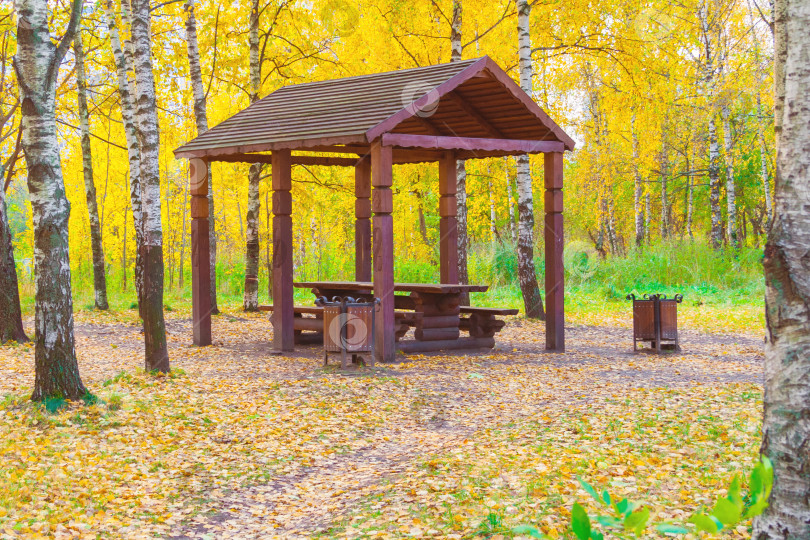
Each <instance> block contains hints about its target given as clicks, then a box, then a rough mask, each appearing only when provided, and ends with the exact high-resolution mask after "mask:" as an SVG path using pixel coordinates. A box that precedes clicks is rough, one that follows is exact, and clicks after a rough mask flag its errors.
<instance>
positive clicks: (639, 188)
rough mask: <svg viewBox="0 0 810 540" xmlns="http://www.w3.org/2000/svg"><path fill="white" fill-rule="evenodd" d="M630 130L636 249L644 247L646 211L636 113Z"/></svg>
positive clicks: (633, 115)
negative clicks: (643, 197)
mask: <svg viewBox="0 0 810 540" xmlns="http://www.w3.org/2000/svg"><path fill="white" fill-rule="evenodd" d="M630 129H631V131H632V137H633V218H634V219H633V222H634V223H635V226H636V247H641V246H642V245H644V210H643V208H642V206H641V196H642V193H643V189H644V186H643V184H642V182H641V174H640V173H639V167H638V163H639V159H640V158H639V151H638V134H637V133H636V111H633V114H632V116H631V117H630Z"/></svg>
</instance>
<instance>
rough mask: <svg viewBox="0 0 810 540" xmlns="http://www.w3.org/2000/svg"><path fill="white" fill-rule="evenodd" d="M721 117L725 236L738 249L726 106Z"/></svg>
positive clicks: (730, 140)
mask: <svg viewBox="0 0 810 540" xmlns="http://www.w3.org/2000/svg"><path fill="white" fill-rule="evenodd" d="M721 114H722V116H723V143H724V144H723V146H724V149H725V151H726V236H727V238H728V244H729V245H730V246H731V247H733V248H735V249H736V248H738V247H739V239H738V238H737V189H736V184H735V183H734V140H733V134H732V132H731V120H730V118H729V110H728V105H723V107H722V109H721Z"/></svg>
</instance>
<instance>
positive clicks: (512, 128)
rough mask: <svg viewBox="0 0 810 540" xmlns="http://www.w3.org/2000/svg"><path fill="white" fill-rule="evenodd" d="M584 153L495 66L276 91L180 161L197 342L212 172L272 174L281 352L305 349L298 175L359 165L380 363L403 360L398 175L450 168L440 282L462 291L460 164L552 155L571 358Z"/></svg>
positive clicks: (360, 224)
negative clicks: (295, 207) (573, 154)
mask: <svg viewBox="0 0 810 540" xmlns="http://www.w3.org/2000/svg"><path fill="white" fill-rule="evenodd" d="M573 147H574V142H573V141H572V140H571V138H570V137H568V135H566V134H565V132H563V130H562V129H561V128H560V127H559V126H558V125H557V124H555V123H554V122H553V121H552V120H551V119H550V118H549V117H548V115H547V114H546V113H545V112H544V111H543V110H542V109H541V108H540V107H539V106H538V105H537V104H536V103H535V102H534V101H532V99H531V98H530V97H529V95H528V94H526V93H525V92H524V91H523V90H522V89H521V88H520V87H519V86H518V85H517V84H515V82H514V81H513V80H512V79H511V78H510V77H509V76H508V75H507V74H506V73H505V72H504V71H503V70H502V69H501V68H500V67H499V66H498V65H497V64H495V62H493V61H492V59H490V58H489V57H486V56H485V57H482V58H478V59H475V60H467V61H463V62H454V63H450V64H440V65H435V66H428V67H423V68H414V69H405V70H400V71H392V72H388V73H379V74H373V75H361V76H357V77H348V78H343V79H335V80H328V81H323V82H314V83H306V84H298V85H293V86H287V87H284V88H281V89H279V90H277V91H275V92H273V93H272V94H270V95H269V96H267V97H265V98H263V99H261V100H259V101H257V102H255V103H253V104H252V105H250V106H249V107H247V108H246V109H245V110H243V111H241V112H239V113H237V114H235V115H234V116H232V117H231V118H229V119H227V120H225V121H224V122H222V123H221V124H219V125H218V126H216V127H214V128H213V129H211V130H209V131H207V132H206V133H204V134H202V135H200V136H199V137H197V138H195V139H194V140H192V141H190V142H189V143H187V144H185V145H183V146H182V147H180V148H178V149H177V150H175V156H176V157H177V158H188V159H189V174H190V192H191V196H192V200H191V217H192V227H191V234H192V238H191V243H192V285H193V296H192V300H193V323H194V343H195V344H197V345H209V344H211V309H210V287H211V282H210V274H209V264H210V263H209V246H208V203H207V199H206V197H207V195H208V164H209V163H210V162H213V161H224V162H241V163H269V164H271V166H272V188H273V208H272V210H273V305H274V307H273V315H272V317H273V325H274V333H273V343H274V347H275V348H276V349H278V350H279V351H292V350H293V348H294V331H295V328H294V318H295V311H294V310H295V307H294V305H293V264H292V252H293V251H292V243H293V241H292V238H293V235H292V216H291V214H292V197H291V193H290V190H291V188H292V174H291V171H292V166H293V165H295V164H304V165H326V166H340V167H354V170H355V196H356V203H355V218H356V221H355V223H356V224H355V254H356V263H355V279H356V280H357V281H358V282H368V281H371V282H373V287H374V296H376V297H377V298H379V299H380V301H381V304H380V310H379V313H378V316H377V317H378V318H377V335H376V336H375V338H376V351H377V359H378V360H381V361H391V360H393V359H394V355H395V352H396V343H395V333H396V329H397V328H396V320H395V310H394V308H395V306H394V228H393V216H392V212H393V192H392V190H391V187H392V184H393V166H394V165H396V164H404V163H430V162H438V164H439V185H438V189H439V194H440V200H439V215H440V225H439V226H440V232H441V234H440V246H439V248H440V280H441V283H444V284H454V283H458V259H457V251H456V243H457V231H456V160H458V159H474V158H487V157H497V156H509V155H521V154H539V153H542V154H544V160H545V174H544V177H545V182H544V183H545V197H544V205H545V245H546V250H545V261H546V264H545V268H546V276H545V292H546V316H547V320H546V348H547V349H548V350H553V351H563V350H564V348H565V337H564V326H563V322H564V314H563V264H562V256H563V217H562V211H563V197H562V187H563V152H564V151H566V150H572V149H573ZM293 152H295V153H293ZM313 154H315V155H313ZM324 154H339V155H340V157H336V156H333V155H324ZM372 231H373V232H372ZM372 237H373V246H374V253H373V254H372Z"/></svg>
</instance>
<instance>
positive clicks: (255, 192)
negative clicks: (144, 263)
mask: <svg viewBox="0 0 810 540" xmlns="http://www.w3.org/2000/svg"><path fill="white" fill-rule="evenodd" d="M248 39H249V42H250V43H249V45H250V90H251V95H250V101H251V103H253V102H255V101H258V99H259V91H260V89H261V83H262V81H261V63H260V58H259V2H258V0H254V1H253V8H252V10H251V12H250V29H249V33H248ZM261 176H262V165H261V163H254V164H253V165H251V166H250V172H249V173H248V207H247V216H246V217H245V221H246V228H247V231H246V235H245V298H244V305H243V308H244V310H245V311H258V310H259V210H260V208H259V206H260V205H259V182H260V179H261Z"/></svg>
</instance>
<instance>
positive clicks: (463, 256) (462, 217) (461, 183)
mask: <svg viewBox="0 0 810 540" xmlns="http://www.w3.org/2000/svg"><path fill="white" fill-rule="evenodd" d="M461 21H462V4H461V0H453V17H452V19H451V21H450V61H451V62H459V61H460V60H461V54H462V46H461V25H462V22H461ZM456 232H457V237H456V243H457V251H458V281H459V283H469V281H470V279H469V275H468V273H467V259H468V254H469V247H470V242H469V236H468V234H467V163H466V162H465V161H464V160H463V159H460V160H458V161H456ZM461 304H462V305H464V306H468V305H470V293H468V292H463V293H461Z"/></svg>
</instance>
